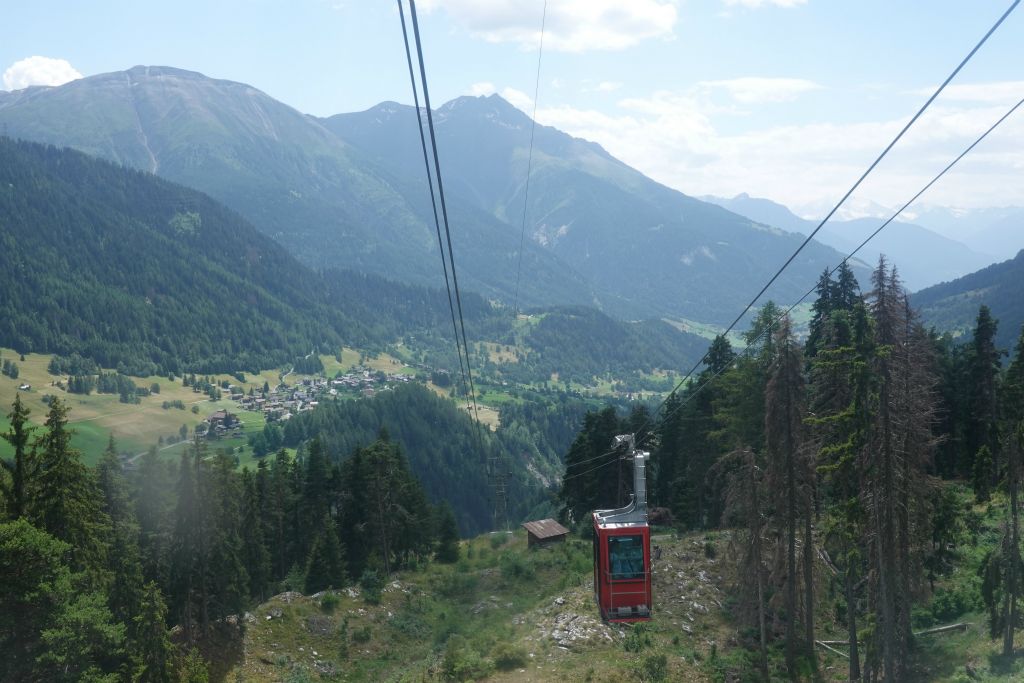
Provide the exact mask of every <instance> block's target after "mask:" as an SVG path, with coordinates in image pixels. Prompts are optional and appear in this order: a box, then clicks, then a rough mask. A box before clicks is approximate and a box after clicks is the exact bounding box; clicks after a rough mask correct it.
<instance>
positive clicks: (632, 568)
mask: <svg viewBox="0 0 1024 683" xmlns="http://www.w3.org/2000/svg"><path fill="white" fill-rule="evenodd" d="M608 565H609V567H610V571H611V578H612V579H613V580H623V579H626V580H629V579H642V578H644V542H643V536H639V535H637V536H609V537H608Z"/></svg>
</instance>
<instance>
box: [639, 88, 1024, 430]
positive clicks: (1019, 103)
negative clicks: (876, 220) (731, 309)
mask: <svg viewBox="0 0 1024 683" xmlns="http://www.w3.org/2000/svg"><path fill="white" fill-rule="evenodd" d="M1021 106H1024V98H1021V99H1020V100H1018V101H1017V103H1016V104H1015V105H1013V106H1012V107H1010V109H1009V110H1008V111H1007V112H1006V113H1005V114H1003V115H1002V116H1001V117H999V119H998V120H997V121H996V122H995V123H993V124H992V125H991V126H989V128H988V129H987V130H986V131H985V132H984V133H982V134H981V135H980V136H979V137H978V138H977V139H975V140H974V142H972V143H971V144H970V145H968V146H967V147H966V148H965V149H964V150H963V151H962V152H960V154H959V155H957V157H956V158H955V159H953V160H952V161H951V162H949V164H947V165H946V167H945V168H943V169H942V170H941V171H939V173H938V174H937V175H936V176H935V177H934V178H932V179H931V180H930V181H928V183H927V184H926V185H925V186H924V187H922V188H921V189H920V190H918V191H917V193H916V194H915V195H914V196H913V197H911V198H910V199H909V200H907V201H906V202H905V203H904V204H903V205H902V206H901V207H900V208H899V209H897V210H896V212H895V213H893V215H892V216H890V217H889V218H887V219H886V220H885V222H883V223H882V224H881V225H880V226H878V228H876V229H875V231H874V232H872V233H871V234H870V235H868V236H867V237H866V238H865V239H864V241H862V242H861V243H860V244H859V245H858V246H857V248H856V249H854V250H853V251H851V252H850V253H849V254H847V255H846V256H845V257H844V258H843V260H842V261H840V262H839V264H838V265H836V266H835V267H834V268H832V270H830V271H829V273H828V276H829V277H830V278H831V277H832V276H833V275H834V274H835V273H836V271H838V270H839V269H840V268H841V267H842V265H843V264H844V263H847V262H848V261H849V260H850V259H852V258H853V257H854V256H856V255H857V253H858V252H859V251H860V250H861V249H863V248H864V247H865V246H866V245H867V243H868V242H870V241H871V240H872V239H874V238H875V237H876V236H877V235H878V234H879V233H880V232H882V230H884V229H885V228H886V226H888V225H889V224H890V223H892V222H893V221H894V220H896V218H897V217H898V216H899V215H900V214H902V213H903V212H904V211H906V210H907V208H908V207H909V206H910V205H911V204H913V203H914V202H916V201H917V200H918V199H919V198H920V197H921V195H923V194H924V193H925V192H927V191H928V190H929V189H930V188H931V187H932V185H934V184H935V183H937V182H938V181H939V179H940V178H942V177H943V176H944V175H946V173H948V172H949V171H950V170H951V169H952V168H953V167H954V166H956V165H957V164H958V163H959V162H960V160H962V159H963V158H964V157H965V156H967V155H968V154H969V153H970V152H971V150H973V149H974V148H975V147H977V146H978V145H979V144H980V143H981V142H982V140H984V139H985V138H987V137H988V136H989V134H990V133H991V132H992V131H994V130H995V129H996V128H998V127H999V126H1000V125H1001V124H1002V123H1003V122H1004V121H1005V120H1006V119H1008V118H1009V117H1010V116H1011V115H1012V114H1013V113H1014V112H1015V111H1017V110H1018V109H1019V108H1020V107H1021ZM816 288H817V285H815V286H814V287H811V289H809V290H808V291H807V293H805V294H804V295H803V296H801V297H800V298H799V299H797V300H796V301H795V302H794V303H793V304H792V305H790V306H789V308H787V309H786V310H785V311H783V312H782V314H781V315H780V316H778V317H777V318H775V319H774V320H773V321H772V322H771V324H769V325H768V326H767V327H765V328H764V330H762V331H761V333H760V334H759V335H757V337H755V338H754V339H753V340H751V342H750V344H749V345H748V347H747V348H748V349H750V348H753V345H754V343H756V342H757V341H759V340H760V339H761V337H763V336H764V335H765V334H766V333H768V332H769V331H770V330H771V329H772V328H773V327H775V325H776V324H778V323H779V322H780V321H781V320H782V319H783V318H785V317H786V316H787V315H789V314H790V313H791V312H792V311H793V309H795V308H796V307H797V306H799V305H800V304H801V303H802V302H803V301H804V299H806V298H807V297H809V296H810V295H811V294H813V293H814V290H815V289H816ZM727 367H728V366H726V367H725V368H722V369H720V370H717V371H716V372H715V373H714V374H712V375H711V376H710V377H709V378H708V379H707V380H705V381H704V382H703V383H702V384H700V385H699V386H698V387H697V388H696V389H695V390H694V391H692V392H691V393H690V394H689V395H687V396H686V397H685V398H684V399H683V400H682V401H681V402H680V404H679V405H678V406H676V407H675V408H673V409H672V411H671V412H669V413H666V414H665V415H664V416H663V417H661V418H660V420H659V421H660V422H664V421H665V420H667V419H669V418H670V417H671V416H672V415H674V414H675V413H677V412H678V411H679V410H681V409H682V407H683V406H685V405H686V404H687V403H689V402H690V401H691V400H692V399H693V398H694V397H695V396H696V395H697V394H699V393H700V392H701V391H702V390H703V389H704V387H706V386H708V385H709V384H711V382H712V381H714V379H715V378H716V377H718V376H719V375H720V374H722V373H723V372H724V371H725V369H726V368H727ZM677 388H678V387H677ZM664 404H665V402H664V401H662V404H661V405H662V406H663V405H664ZM660 407H661V406H659V409H660ZM650 434H651V432H648V433H647V436H650ZM644 438H646V437H644ZM637 444H638V446H639V444H640V440H638V441H637Z"/></svg>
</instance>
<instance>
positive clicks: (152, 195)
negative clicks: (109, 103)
mask: <svg viewBox="0 0 1024 683" xmlns="http://www.w3.org/2000/svg"><path fill="white" fill-rule="evenodd" d="M0 241H2V245H3V246H2V249H0V292H2V293H3V296H2V297H0V344H3V345H6V346H11V347H14V348H16V349H21V350H26V351H27V350H30V349H31V350H34V351H49V352H58V353H64V354H68V353H72V352H78V353H81V354H82V355H84V356H87V357H89V358H92V359H93V360H96V361H98V362H99V363H101V364H102V365H103V366H105V367H116V366H118V365H119V364H120V365H123V366H126V367H127V369H129V370H132V371H135V372H137V373H139V374H149V372H152V371H154V370H159V371H161V372H170V371H180V370H181V369H183V368H190V369H196V370H204V369H205V370H227V369H231V370H234V369H242V368H245V369H256V368H259V367H269V366H274V365H278V364H281V363H283V362H285V361H286V360H288V359H290V358H294V357H295V355H297V354H300V353H301V354H303V355H304V354H307V353H309V351H310V349H311V347H313V346H316V345H329V346H332V347H333V346H337V345H338V344H339V343H341V342H342V341H346V342H348V343H362V342H366V341H367V340H368V339H369V338H370V336H371V334H370V333H369V331H368V330H367V329H366V328H365V327H364V326H363V325H361V324H360V323H358V322H356V321H354V320H352V319H351V318H349V317H346V316H345V315H343V314H342V313H340V312H339V310H338V309H336V308H334V307H332V306H330V305H328V303H327V300H326V296H325V291H324V290H325V286H324V284H323V282H322V280H321V279H320V278H319V277H318V276H316V275H315V274H314V273H312V272H311V271H309V270H307V269H305V268H303V267H302V266H300V265H299V264H298V263H297V262H296V261H295V260H294V259H293V258H292V257H291V256H289V255H288V254H287V252H285V251H284V250H283V249H282V248H281V247H280V246H278V245H277V244H275V243H274V242H273V241H271V240H269V239H267V238H266V237H264V236H262V235H261V234H260V233H258V232H257V231H256V230H254V229H253V228H252V227H251V226H250V225H248V224H247V223H246V222H245V221H244V220H243V219H242V218H241V217H239V216H238V215H237V214H235V213H233V212H231V211H229V210H227V209H225V208H223V207H222V206H220V205H218V204H217V203H216V202H214V201H213V200H211V199H210V198H208V197H206V196H205V195H202V194H200V193H198V192H195V191H193V190H188V189H186V188H183V187H180V186H177V185H173V184H171V183H168V182H166V181H163V180H160V179H158V178H155V177H153V176H151V175H148V174H144V173H140V172H137V171H130V170H126V169H124V168H121V167H118V166H115V165H113V164H110V163H107V162H102V161H98V160H95V159H92V158H90V157H87V156H85V155H84V154H81V153H78V152H73V151H68V150H58V149H54V148H51V147H44V146H41V145H35V144H30V143H24V142H14V141H12V140H10V139H7V138H4V139H0ZM147 370H148V371H149V372H146V371H147Z"/></svg>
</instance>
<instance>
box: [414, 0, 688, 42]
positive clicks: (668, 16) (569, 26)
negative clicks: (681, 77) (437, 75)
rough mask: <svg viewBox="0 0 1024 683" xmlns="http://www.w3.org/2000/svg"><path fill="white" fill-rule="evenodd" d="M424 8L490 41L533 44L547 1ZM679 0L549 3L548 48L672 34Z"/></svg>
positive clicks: (439, 2)
mask: <svg viewBox="0 0 1024 683" xmlns="http://www.w3.org/2000/svg"><path fill="white" fill-rule="evenodd" d="M421 4H422V7H423V9H424V10H425V11H427V12H429V11H433V10H437V9H439V8H440V9H444V10H445V11H446V12H447V13H448V14H449V15H451V17H452V18H453V19H454V20H455V21H456V22H457V23H459V24H460V25H462V26H463V27H464V28H466V29H467V30H468V31H469V32H470V33H471V34H472V35H474V36H476V37H478V38H481V39H483V40H486V41H488V42H491V43H518V44H520V45H521V46H523V47H524V48H528V49H535V48H536V47H537V44H538V42H539V40H540V25H541V13H542V9H543V2H541V1H539V0H538V1H536V2H535V3H532V6H533V7H534V8H535V10H536V11H530V10H529V9H528V8H527V7H524V5H525V4H526V3H524V2H523V1H522V0H488V2H480V0H423V2H422V3H421ZM676 5H677V0H631V1H630V2H628V3H627V2H621V1H620V0H558V1H557V2H551V3H549V4H548V8H547V19H546V22H545V30H544V49H545V50H548V49H551V50H556V51H563V52H586V51H588V50H622V49H624V48H627V47H630V46H632V45H636V44H637V43H639V42H641V41H644V40H649V39H652V38H663V39H667V38H671V37H672V31H673V29H674V27H675V24H676V21H677V19H678V12H677V10H676Z"/></svg>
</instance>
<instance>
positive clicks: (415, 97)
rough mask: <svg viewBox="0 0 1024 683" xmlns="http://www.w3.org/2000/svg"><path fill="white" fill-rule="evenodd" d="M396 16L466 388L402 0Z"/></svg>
mask: <svg viewBox="0 0 1024 683" xmlns="http://www.w3.org/2000/svg"><path fill="white" fill-rule="evenodd" d="M398 16H399V17H400V18H401V20H402V40H403V41H404V42H405V59H406V61H407V62H408V64H409V82H410V83H412V99H413V105H414V108H415V112H416V130H417V131H419V134H420V147H421V148H422V149H423V165H424V166H425V168H426V171H427V188H428V189H429V191H430V206H431V208H432V209H433V211H434V230H435V231H436V232H437V248H438V249H439V250H440V251H441V269H442V270H443V271H444V288H445V290H447V292H448V310H449V311H450V312H451V316H452V330H453V331H454V332H455V355H457V356H458V358H459V371H460V373H461V374H462V385H463V387H466V388H467V389H468V386H469V383H468V382H467V380H466V367H465V365H464V364H463V362H462V352H461V351H460V350H459V348H460V346H459V328H458V325H457V324H456V323H455V303H454V302H453V301H452V288H451V284H450V283H449V281H448V264H447V261H446V259H445V256H444V243H443V242H442V241H441V221H440V220H438V217H437V200H436V198H435V197H434V181H433V179H432V177H431V175H430V160H429V159H428V158H427V141H426V139H425V138H424V136H423V119H422V118H421V117H420V96H419V93H418V92H417V90H416V76H415V75H414V74H413V68H412V53H411V52H410V51H409V34H408V32H407V31H406V28H405V11H404V10H403V8H402V0H398ZM467 353H468V350H467Z"/></svg>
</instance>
